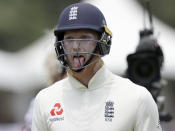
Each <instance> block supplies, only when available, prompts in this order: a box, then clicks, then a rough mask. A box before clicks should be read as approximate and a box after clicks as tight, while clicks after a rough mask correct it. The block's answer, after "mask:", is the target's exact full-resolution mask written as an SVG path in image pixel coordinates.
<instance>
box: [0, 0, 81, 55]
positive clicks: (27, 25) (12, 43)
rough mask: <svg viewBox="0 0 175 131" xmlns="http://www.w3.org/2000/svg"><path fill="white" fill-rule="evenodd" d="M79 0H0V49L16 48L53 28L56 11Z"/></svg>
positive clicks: (55, 22) (16, 49) (56, 17)
mask: <svg viewBox="0 0 175 131" xmlns="http://www.w3.org/2000/svg"><path fill="white" fill-rule="evenodd" d="M76 2H79V0H51V1H50V0H1V1H0V49H2V50H6V51H13V52H14V51H18V50H20V49H22V48H24V47H25V46H27V45H29V44H31V43H32V42H33V41H34V40H36V39H37V38H39V37H40V36H42V35H43V34H44V31H45V30H47V29H53V28H54V26H55V25H56V24H57V21H58V17H59V13H60V11H61V10H63V9H64V8H65V7H66V6H67V5H69V4H71V3H76Z"/></svg>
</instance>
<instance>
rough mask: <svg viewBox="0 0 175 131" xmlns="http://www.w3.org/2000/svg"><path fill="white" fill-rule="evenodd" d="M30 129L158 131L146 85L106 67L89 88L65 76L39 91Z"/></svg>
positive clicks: (157, 117) (55, 130) (97, 74)
mask: <svg viewBox="0 0 175 131" xmlns="http://www.w3.org/2000/svg"><path fill="white" fill-rule="evenodd" d="M32 131H161V127H160V125H159V115H158V110H157V105H156V103H155V102H154V100H153V98H152V96H151V94H150V93H149V92H148V91H147V90H146V88H144V87H141V86H138V85H135V84H133V83H132V82H130V81H129V80H128V79H125V78H121V77H119V76H116V75H114V74H113V73H111V72H110V71H109V70H108V69H107V68H106V67H105V66H103V67H101V69H100V70H99V71H98V72H97V73H96V74H95V75H94V76H93V77H92V79H91V80H90V82H89V84H88V88H86V87H85V86H84V85H82V84H81V83H80V82H79V81H77V80H76V79H75V78H74V77H72V76H71V75H70V74H68V77H67V78H65V79H63V80H61V81H59V82H57V83H55V84H54V85H52V86H51V87H48V88H45V89H43V90H42V91H40V92H39V94H38V95H37V97H36V99H35V107H34V114H33V124H32Z"/></svg>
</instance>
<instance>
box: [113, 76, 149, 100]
mask: <svg viewBox="0 0 175 131" xmlns="http://www.w3.org/2000/svg"><path fill="white" fill-rule="evenodd" d="M113 83H114V86H113V87H112V93H113V95H116V96H119V97H124V99H127V98H128V99H135V100H136V101H137V102H139V103H140V102H143V101H150V100H152V95H151V94H150V92H149V91H148V90H147V89H146V88H145V87H143V86H140V85H137V84H135V83H133V82H132V81H130V80H129V79H127V78H123V77H120V76H117V75H114V76H113Z"/></svg>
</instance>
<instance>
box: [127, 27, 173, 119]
mask: <svg viewBox="0 0 175 131" xmlns="http://www.w3.org/2000/svg"><path fill="white" fill-rule="evenodd" d="M163 61H164V56H163V51H162V49H161V47H160V45H159V44H158V42H157V39H156V38H155V37H154V36H153V31H152V30H147V29H144V30H143V31H140V41H139V44H138V46H137V48H136V51H135V53H133V54H129V55H128V56H127V63H128V69H127V71H126V74H125V77H127V78H129V79H130V80H131V81H133V82H134V83H136V84H139V85H142V86H144V87H146V88H147V89H148V91H149V92H150V93H151V94H152V96H153V98H154V100H155V102H156V103H157V105H158V109H159V114H160V121H170V120H171V119H172V117H171V115H169V114H166V113H161V112H163V107H164V99H163V97H162V96H159V95H160V91H161V89H162V88H163V86H164V84H163V83H162V79H161V68H162V65H163Z"/></svg>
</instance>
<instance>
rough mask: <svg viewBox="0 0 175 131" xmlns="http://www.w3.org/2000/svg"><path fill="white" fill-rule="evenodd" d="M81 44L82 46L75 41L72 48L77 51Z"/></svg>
mask: <svg viewBox="0 0 175 131" xmlns="http://www.w3.org/2000/svg"><path fill="white" fill-rule="evenodd" d="M79 44H80V42H79V41H78V40H74V41H73V47H72V48H73V49H76V50H77V49H78V47H79Z"/></svg>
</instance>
